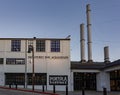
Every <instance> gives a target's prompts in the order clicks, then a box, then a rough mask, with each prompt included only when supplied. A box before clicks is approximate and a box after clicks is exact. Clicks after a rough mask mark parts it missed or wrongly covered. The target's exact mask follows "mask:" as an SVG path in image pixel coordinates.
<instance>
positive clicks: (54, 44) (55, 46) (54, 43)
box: [51, 40, 60, 52]
mask: <svg viewBox="0 0 120 95" xmlns="http://www.w3.org/2000/svg"><path fill="white" fill-rule="evenodd" d="M51 52H60V40H51Z"/></svg>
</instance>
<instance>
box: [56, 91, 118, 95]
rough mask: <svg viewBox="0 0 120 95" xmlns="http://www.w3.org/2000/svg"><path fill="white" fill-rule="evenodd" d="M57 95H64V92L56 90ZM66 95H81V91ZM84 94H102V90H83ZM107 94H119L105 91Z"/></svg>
mask: <svg viewBox="0 0 120 95" xmlns="http://www.w3.org/2000/svg"><path fill="white" fill-rule="evenodd" d="M56 93H57V94H59V95H66V94H65V92H56ZM68 95H82V91H74V92H68ZM85 95H103V92H98V91H85ZM107 95H120V91H118V92H107Z"/></svg>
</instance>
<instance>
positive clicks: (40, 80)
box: [5, 73, 47, 85]
mask: <svg viewBox="0 0 120 95" xmlns="http://www.w3.org/2000/svg"><path fill="white" fill-rule="evenodd" d="M27 80H28V82H27V84H28V85H32V73H27ZM24 83H25V74H24V73H5V84H6V85H9V84H14V85H15V84H18V85H24ZM34 84H35V85H43V84H44V85H47V74H46V73H35V80H34Z"/></svg>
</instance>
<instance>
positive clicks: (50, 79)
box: [0, 38, 70, 90]
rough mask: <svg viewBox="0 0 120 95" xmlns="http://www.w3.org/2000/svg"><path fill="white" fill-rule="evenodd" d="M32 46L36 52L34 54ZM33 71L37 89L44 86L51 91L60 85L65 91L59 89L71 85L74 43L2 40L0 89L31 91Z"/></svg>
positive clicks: (56, 40) (63, 40) (60, 40)
mask: <svg viewBox="0 0 120 95" xmlns="http://www.w3.org/2000/svg"><path fill="white" fill-rule="evenodd" d="M31 45H32V46H33V47H34V48H33V51H34V52H31V53H30V52H28V51H29V46H31ZM33 53H34V56H33ZM33 61H34V68H33ZM33 69H34V74H35V75H34V76H35V78H34V85H35V88H37V87H38V88H41V87H42V85H43V84H44V85H45V86H46V89H48V90H51V89H52V85H53V84H57V85H58V86H57V87H58V88H59V89H60V90H62V88H63V87H61V86H60V87H59V85H66V84H67V85H70V84H69V83H70V82H68V81H70V39H39V38H36V39H34V38H1V39H0V85H3V86H4V85H9V84H12V85H14V84H17V85H18V86H20V87H24V86H25V85H27V87H28V88H31V87H32V76H33ZM61 78H63V81H62V80H60V79H61ZM57 80H58V81H57Z"/></svg>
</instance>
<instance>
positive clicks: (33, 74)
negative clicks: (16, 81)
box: [32, 46, 35, 91]
mask: <svg viewBox="0 0 120 95" xmlns="http://www.w3.org/2000/svg"><path fill="white" fill-rule="evenodd" d="M32 60H33V64H32V90H33V91H34V79H35V72H34V46H33V50H32Z"/></svg>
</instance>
